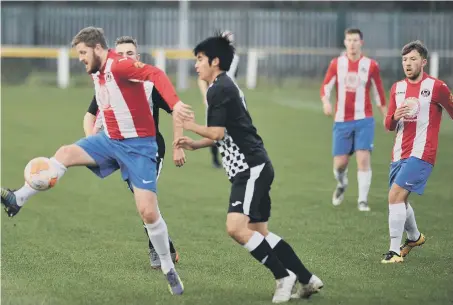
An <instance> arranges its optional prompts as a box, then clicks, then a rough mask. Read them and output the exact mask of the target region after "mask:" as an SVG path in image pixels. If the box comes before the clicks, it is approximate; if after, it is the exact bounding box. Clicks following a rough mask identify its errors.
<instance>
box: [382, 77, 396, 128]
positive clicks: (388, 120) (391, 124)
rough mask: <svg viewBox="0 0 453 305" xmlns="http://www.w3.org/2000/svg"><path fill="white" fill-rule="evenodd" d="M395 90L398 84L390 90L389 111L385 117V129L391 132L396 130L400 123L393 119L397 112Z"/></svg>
mask: <svg viewBox="0 0 453 305" xmlns="http://www.w3.org/2000/svg"><path fill="white" fill-rule="evenodd" d="M395 88H396V84H393V86H392V89H390V101H389V109H388V111H387V116H386V117H385V128H386V129H387V130H390V131H393V130H395V128H396V125H397V124H398V122H397V121H395V120H394V119H393V115H394V114H395V111H396V100H395Z"/></svg>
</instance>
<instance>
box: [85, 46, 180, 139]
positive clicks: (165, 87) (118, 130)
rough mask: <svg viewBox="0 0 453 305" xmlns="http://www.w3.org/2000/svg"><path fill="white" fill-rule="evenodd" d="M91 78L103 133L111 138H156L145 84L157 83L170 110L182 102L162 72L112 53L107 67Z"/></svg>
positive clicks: (157, 88) (110, 52) (156, 85)
mask: <svg viewBox="0 0 453 305" xmlns="http://www.w3.org/2000/svg"><path fill="white" fill-rule="evenodd" d="M92 77H93V81H94V87H95V90H96V100H97V103H98V106H99V110H100V117H101V118H102V124H103V126H104V131H105V133H106V134H107V136H108V137H109V138H112V139H126V138H136V137H150V136H155V135H156V128H155V124H154V119H153V115H152V112H151V109H150V106H149V101H148V94H147V92H146V88H145V85H144V82H145V81H150V82H152V83H153V84H154V87H155V88H156V90H158V92H159V93H160V94H161V96H162V98H163V99H164V100H165V102H166V103H167V104H168V105H169V107H170V109H173V106H174V105H175V104H176V103H177V102H178V101H179V97H178V95H177V94H176V92H175V89H174V87H173V85H172V84H171V82H170V80H169V79H168V77H167V75H166V74H165V73H164V72H163V71H162V70H160V69H158V68H156V67H153V66H151V65H145V64H143V63H141V62H138V61H135V60H133V59H131V58H127V57H122V56H120V55H118V54H116V53H115V52H114V51H112V50H109V53H108V57H107V61H106V63H105V65H104V66H103V67H102V68H101V69H100V71H99V72H97V73H94V74H92Z"/></svg>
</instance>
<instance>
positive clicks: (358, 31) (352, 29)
mask: <svg viewBox="0 0 453 305" xmlns="http://www.w3.org/2000/svg"><path fill="white" fill-rule="evenodd" d="M348 34H359V36H360V40H363V33H362V31H361V30H360V29H357V28H348V29H346V30H345V31H344V35H345V36H346V35H348Z"/></svg>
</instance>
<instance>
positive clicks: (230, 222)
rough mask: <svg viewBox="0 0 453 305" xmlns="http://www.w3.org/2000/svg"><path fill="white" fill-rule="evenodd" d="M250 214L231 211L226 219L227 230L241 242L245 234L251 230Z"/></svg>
mask: <svg viewBox="0 0 453 305" xmlns="http://www.w3.org/2000/svg"><path fill="white" fill-rule="evenodd" d="M247 224H248V216H246V215H244V214H241V213H229V214H228V216H227V221H226V230H227V233H228V235H229V236H230V237H232V238H234V239H235V240H236V241H238V242H241V241H242V239H243V235H244V234H245V233H246V232H248V231H249V229H248V227H247Z"/></svg>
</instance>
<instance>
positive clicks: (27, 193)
mask: <svg viewBox="0 0 453 305" xmlns="http://www.w3.org/2000/svg"><path fill="white" fill-rule="evenodd" d="M37 193H39V191H37V190H35V189H33V188H32V187H31V186H30V185H28V183H27V182H25V184H24V186H23V187H21V188H20V189H18V190H17V191H15V192H14V195H16V203H17V205H18V206H20V207H21V206H23V205H24V204H25V203H26V202H27V200H28V198H30V197H31V196H33V195H34V194H37Z"/></svg>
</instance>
